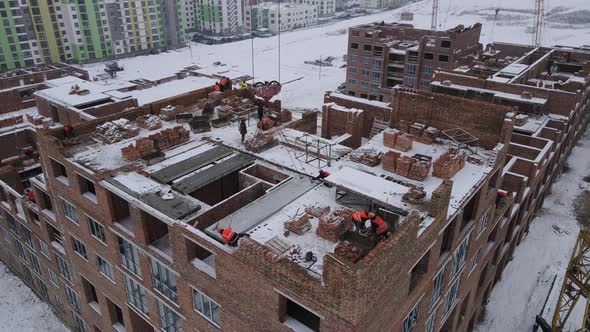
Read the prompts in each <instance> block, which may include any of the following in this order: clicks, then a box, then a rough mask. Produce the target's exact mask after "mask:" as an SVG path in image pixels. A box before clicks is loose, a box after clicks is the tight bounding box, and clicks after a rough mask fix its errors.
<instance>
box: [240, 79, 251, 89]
mask: <svg viewBox="0 0 590 332" xmlns="http://www.w3.org/2000/svg"><path fill="white" fill-rule="evenodd" d="M249 87H250V84H248V82H246V81H242V83H241V84H240V89H248V88H249Z"/></svg>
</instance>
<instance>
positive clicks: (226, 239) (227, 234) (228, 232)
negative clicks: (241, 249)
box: [217, 226, 240, 247]
mask: <svg viewBox="0 0 590 332" xmlns="http://www.w3.org/2000/svg"><path fill="white" fill-rule="evenodd" d="M217 231H218V232H219V234H221V240H223V243H225V244H227V245H229V246H231V247H237V246H238V239H239V238H240V236H239V234H238V233H236V232H234V231H233V230H232V229H231V226H230V227H227V228H218V229H217Z"/></svg>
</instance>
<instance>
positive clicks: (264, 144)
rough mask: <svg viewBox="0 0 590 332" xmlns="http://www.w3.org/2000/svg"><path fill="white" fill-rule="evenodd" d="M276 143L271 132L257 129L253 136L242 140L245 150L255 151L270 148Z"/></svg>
mask: <svg viewBox="0 0 590 332" xmlns="http://www.w3.org/2000/svg"><path fill="white" fill-rule="evenodd" d="M277 144H278V141H277V140H276V139H275V137H274V133H273V132H268V131H258V132H257V133H256V134H255V135H254V136H252V137H251V138H248V139H246V140H245V141H244V146H245V147H246V150H248V151H252V152H255V153H258V152H262V151H264V150H267V149H270V148H271V147H273V146H275V145H277Z"/></svg>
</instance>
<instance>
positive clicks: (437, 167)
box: [432, 149, 465, 179]
mask: <svg viewBox="0 0 590 332" xmlns="http://www.w3.org/2000/svg"><path fill="white" fill-rule="evenodd" d="M464 166H465V155H464V154H463V153H460V151H459V150H457V149H451V150H449V151H447V152H445V153H444V154H443V155H442V156H440V157H439V158H438V159H437V160H435V161H434V163H433V170H432V175H434V176H437V177H439V178H443V179H450V178H452V177H453V176H455V174H457V172H459V171H460V170H461V169H463V167H464Z"/></svg>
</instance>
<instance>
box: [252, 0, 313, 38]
mask: <svg viewBox="0 0 590 332" xmlns="http://www.w3.org/2000/svg"><path fill="white" fill-rule="evenodd" d="M279 6H280V10H279V9H278V7H279ZM279 13H280V14H279ZM245 22H246V29H248V30H250V29H252V30H253V31H255V30H258V29H268V30H269V31H270V32H272V33H275V34H276V33H277V32H278V31H279V24H280V29H281V31H289V30H293V29H300V28H304V27H309V26H313V25H316V24H317V23H318V13H317V8H316V7H315V6H310V5H300V4H280V5H279V4H274V3H271V2H262V3H259V4H257V5H253V6H252V7H250V6H247V7H246V9H245Z"/></svg>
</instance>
